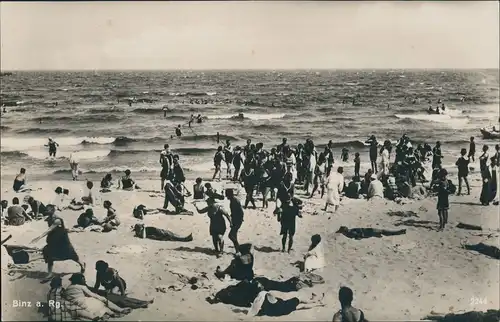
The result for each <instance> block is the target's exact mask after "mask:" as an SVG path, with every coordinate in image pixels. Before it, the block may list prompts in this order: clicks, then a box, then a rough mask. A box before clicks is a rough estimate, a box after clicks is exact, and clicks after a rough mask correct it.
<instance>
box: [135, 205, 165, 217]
mask: <svg viewBox="0 0 500 322" xmlns="http://www.w3.org/2000/svg"><path fill="white" fill-rule="evenodd" d="M158 213H159V211H158V210H157V209H148V208H147V207H146V206H144V205H139V206H137V207H134V210H132V215H133V216H134V218H137V219H144V216H146V215H147V214H151V215H153V214H158Z"/></svg>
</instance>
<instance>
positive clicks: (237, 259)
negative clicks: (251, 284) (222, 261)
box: [215, 243, 254, 281]
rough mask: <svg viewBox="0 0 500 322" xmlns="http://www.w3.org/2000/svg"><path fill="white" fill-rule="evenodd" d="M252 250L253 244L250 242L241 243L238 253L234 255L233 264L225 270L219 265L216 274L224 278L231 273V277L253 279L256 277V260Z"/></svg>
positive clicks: (239, 279)
mask: <svg viewBox="0 0 500 322" xmlns="http://www.w3.org/2000/svg"><path fill="white" fill-rule="evenodd" d="M251 250H252V244H250V243H247V244H242V245H240V247H239V249H238V253H237V254H236V255H235V256H234V259H233V260H232V261H231V264H230V265H229V266H228V267H227V268H226V269H225V270H221V269H220V266H217V269H216V271H215V276H217V278H220V279H223V278H224V276H226V275H229V276H230V277H231V278H233V279H235V280H238V281H243V280H248V281H251V280H252V279H253V278H254V273H253V264H254V260H253V254H252V252H251Z"/></svg>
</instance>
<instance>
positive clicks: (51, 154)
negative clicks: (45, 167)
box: [45, 138, 59, 158]
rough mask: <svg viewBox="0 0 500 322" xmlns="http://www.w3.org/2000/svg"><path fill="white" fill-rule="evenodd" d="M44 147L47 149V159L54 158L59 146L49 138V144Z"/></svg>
mask: <svg viewBox="0 0 500 322" xmlns="http://www.w3.org/2000/svg"><path fill="white" fill-rule="evenodd" d="M45 146H48V147H49V157H54V158H55V157H56V153H57V147H58V146H59V144H58V143H57V142H56V141H54V140H52V138H49V143H47V144H45Z"/></svg>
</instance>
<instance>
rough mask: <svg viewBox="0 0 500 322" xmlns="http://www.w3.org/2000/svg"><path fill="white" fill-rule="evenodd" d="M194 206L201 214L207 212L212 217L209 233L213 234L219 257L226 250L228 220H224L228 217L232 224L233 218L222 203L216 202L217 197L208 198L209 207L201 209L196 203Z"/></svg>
mask: <svg viewBox="0 0 500 322" xmlns="http://www.w3.org/2000/svg"><path fill="white" fill-rule="evenodd" d="M194 207H195V208H196V210H197V211H198V213H199V214H204V213H206V214H207V215H208V218H210V227H209V233H210V236H212V242H213V245H214V249H215V252H216V253H217V257H219V256H221V255H222V253H223V252H224V240H223V238H224V234H225V233H226V221H225V220H224V217H226V218H227V220H228V221H229V224H230V226H232V225H233V224H232V222H231V218H230V217H229V215H228V214H227V212H226V211H225V210H224V209H223V208H222V206H221V205H218V204H216V203H215V199H213V198H208V199H207V207H205V208H203V209H199V208H198V205H197V204H194Z"/></svg>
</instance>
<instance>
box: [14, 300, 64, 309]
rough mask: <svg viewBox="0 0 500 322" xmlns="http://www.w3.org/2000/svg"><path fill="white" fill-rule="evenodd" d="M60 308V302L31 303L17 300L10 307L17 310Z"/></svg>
mask: <svg viewBox="0 0 500 322" xmlns="http://www.w3.org/2000/svg"><path fill="white" fill-rule="evenodd" d="M61 306H62V304H61V302H59V301H54V300H50V301H48V302H40V301H37V302H31V301H19V300H14V301H12V307H17V308H24V307H53V308H56V309H58V308H60V307H61Z"/></svg>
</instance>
